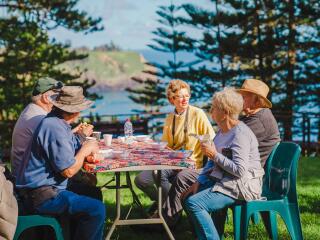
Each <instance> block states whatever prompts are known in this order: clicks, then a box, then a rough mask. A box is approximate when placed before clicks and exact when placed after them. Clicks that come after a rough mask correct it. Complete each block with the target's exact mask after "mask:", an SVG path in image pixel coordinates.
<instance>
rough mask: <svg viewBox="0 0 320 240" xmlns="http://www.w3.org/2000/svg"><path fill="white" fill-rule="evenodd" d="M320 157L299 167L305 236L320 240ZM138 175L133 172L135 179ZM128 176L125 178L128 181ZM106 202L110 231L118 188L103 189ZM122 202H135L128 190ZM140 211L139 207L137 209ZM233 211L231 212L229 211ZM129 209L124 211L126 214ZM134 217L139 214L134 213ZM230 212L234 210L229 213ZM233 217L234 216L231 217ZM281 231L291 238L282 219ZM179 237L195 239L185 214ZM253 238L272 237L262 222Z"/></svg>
mask: <svg viewBox="0 0 320 240" xmlns="http://www.w3.org/2000/svg"><path fill="white" fill-rule="evenodd" d="M319 170H320V158H301V159H300V163H299V169H298V183H297V184H298V185H297V186H298V187H297V188H298V194H299V195H298V199H299V207H300V213H301V223H302V230H303V235H304V238H305V239H320V231H319V230H320V227H319V226H320V187H319V186H320V174H319V172H318V171H319ZM112 176H113V174H102V173H101V174H98V178H99V184H100V185H101V184H103V183H105V182H106V181H107V180H108V179H110V178H112ZM134 176H135V174H131V178H132V181H133V179H134ZM124 179H125V178H124V176H123V177H122V180H124ZM135 190H136V193H137V194H138V196H139V199H140V201H141V202H142V204H143V205H144V206H145V207H146V208H147V207H148V206H149V205H150V204H151V201H150V200H149V199H148V198H147V197H146V196H144V194H143V193H142V192H141V191H139V190H138V189H136V188H135ZM103 197H104V202H105V204H106V205H107V225H106V231H108V230H109V229H110V227H111V224H112V221H113V219H114V216H115V190H109V189H104V190H103ZM121 201H122V206H124V208H123V209H125V210H128V209H129V207H130V206H131V205H132V200H131V195H130V193H129V191H128V190H124V191H122V193H121ZM134 210H137V209H134ZM229 212H231V211H229ZM125 213H126V211H123V214H125ZM132 214H133V215H132V216H137V215H135V213H132ZM229 214H230V213H229ZM230 219H232V218H231V216H230ZM278 220H279V221H278V226H279V227H278V232H279V239H290V236H289V234H288V232H287V230H286V227H285V225H284V223H283V221H282V220H281V218H278ZM173 235H174V236H175V238H176V239H183V240H188V239H193V237H192V235H191V232H190V226H189V223H188V221H187V219H186V216H185V214H184V215H183V218H182V220H181V222H180V224H179V225H178V227H177V228H176V229H175V231H174V232H173ZM112 239H130V240H142V239H143V240H147V239H152V240H157V239H167V236H166V234H165V232H163V233H155V232H146V231H133V230H132V229H131V228H130V227H127V226H120V227H117V228H116V231H115V232H114V234H113V235H112ZM225 239H233V227H232V221H230V220H229V222H228V223H227V224H226V230H225ZM249 239H268V237H267V234H266V231H265V229H264V226H263V224H262V223H261V222H260V224H258V225H250V228H249Z"/></svg>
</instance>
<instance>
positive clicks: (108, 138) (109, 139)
mask: <svg viewBox="0 0 320 240" xmlns="http://www.w3.org/2000/svg"><path fill="white" fill-rule="evenodd" d="M103 140H104V144H105V145H106V146H111V142H112V134H103Z"/></svg>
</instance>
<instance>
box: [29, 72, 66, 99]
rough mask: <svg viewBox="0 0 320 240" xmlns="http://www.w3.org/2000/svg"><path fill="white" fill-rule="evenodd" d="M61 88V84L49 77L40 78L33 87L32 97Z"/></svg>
mask: <svg viewBox="0 0 320 240" xmlns="http://www.w3.org/2000/svg"><path fill="white" fill-rule="evenodd" d="M62 87H63V83H62V82H60V81H57V80H55V79H53V78H50V77H42V78H39V79H38V80H37V81H36V84H35V85H34V87H33V91H32V96H36V95H39V94H41V93H45V92H47V91H49V90H58V89H61V88H62Z"/></svg>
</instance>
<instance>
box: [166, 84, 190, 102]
mask: <svg viewBox="0 0 320 240" xmlns="http://www.w3.org/2000/svg"><path fill="white" fill-rule="evenodd" d="M183 88H186V89H187V90H188V92H189V94H190V86H189V84H188V83H186V82H185V81H182V80H179V79H173V80H171V81H170V82H169V84H168V87H167V98H168V100H169V101H170V99H171V98H172V97H173V96H174V95H176V94H177V92H178V91H180V90H181V89H183Z"/></svg>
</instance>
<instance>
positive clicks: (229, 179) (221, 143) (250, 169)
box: [198, 122, 264, 201]
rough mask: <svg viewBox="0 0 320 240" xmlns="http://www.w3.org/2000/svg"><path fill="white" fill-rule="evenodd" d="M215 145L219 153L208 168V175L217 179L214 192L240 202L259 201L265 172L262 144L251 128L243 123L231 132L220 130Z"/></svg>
mask: <svg viewBox="0 0 320 240" xmlns="http://www.w3.org/2000/svg"><path fill="white" fill-rule="evenodd" d="M214 144H215V146H216V148H217V151H218V153H217V155H216V157H215V158H214V159H212V160H210V161H208V164H207V165H209V166H206V167H205V168H204V172H207V173H208V172H210V174H209V175H208V174H207V176H209V177H212V178H214V179H215V180H216V184H215V185H214V187H213V191H217V192H221V193H223V194H225V195H227V196H230V197H232V198H235V199H240V200H246V201H250V200H254V199H259V198H260V197H261V192H262V177H263V175H264V170H263V168H262V167H261V161H260V155H259V151H258V142H257V139H256V137H255V135H254V134H253V132H252V131H251V130H250V128H248V127H247V126H246V125H245V124H244V123H243V122H240V123H239V124H238V125H237V126H235V127H234V128H233V129H231V130H230V131H229V132H228V133H221V132H220V131H219V132H218V133H217V135H216V137H215V139H214ZM210 162H211V163H210ZM210 164H211V165H212V166H211V170H210ZM204 172H203V173H202V175H203V174H204ZM198 180H199V179H198Z"/></svg>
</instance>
